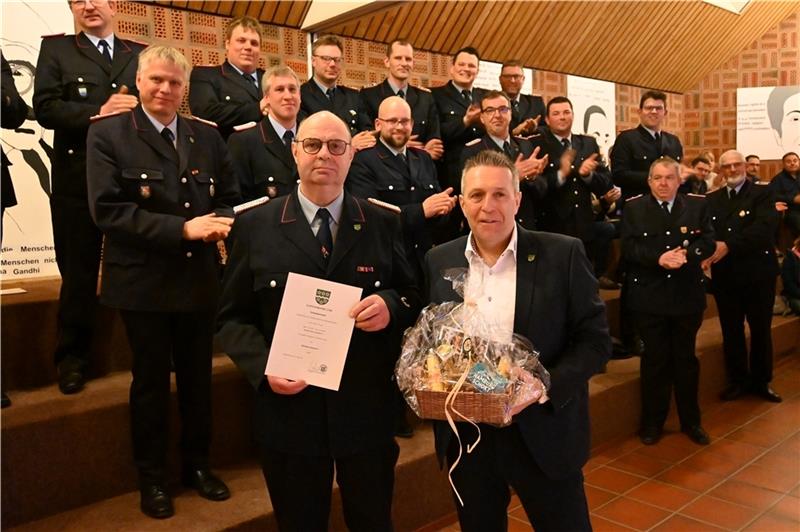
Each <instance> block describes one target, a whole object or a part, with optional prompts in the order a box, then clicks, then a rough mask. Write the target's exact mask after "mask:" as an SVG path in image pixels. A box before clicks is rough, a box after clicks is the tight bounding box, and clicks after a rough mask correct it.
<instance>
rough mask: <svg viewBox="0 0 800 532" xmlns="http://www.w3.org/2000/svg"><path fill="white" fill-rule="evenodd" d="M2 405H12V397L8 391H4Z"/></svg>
mask: <svg viewBox="0 0 800 532" xmlns="http://www.w3.org/2000/svg"><path fill="white" fill-rule="evenodd" d="M0 406H2V407H3V408H5V407H7V406H11V398H10V397H9V396H7V395H6V392H3V399H2V402H0Z"/></svg>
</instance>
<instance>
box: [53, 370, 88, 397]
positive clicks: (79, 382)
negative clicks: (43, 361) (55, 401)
mask: <svg viewBox="0 0 800 532" xmlns="http://www.w3.org/2000/svg"><path fill="white" fill-rule="evenodd" d="M85 382H86V381H85V379H84V377H83V371H81V370H80V369H78V368H69V367H67V368H64V369H61V368H59V370H58V389H59V390H61V393H63V394H64V395H70V394H73V393H78V392H79V391H81V390H83V384H84V383H85Z"/></svg>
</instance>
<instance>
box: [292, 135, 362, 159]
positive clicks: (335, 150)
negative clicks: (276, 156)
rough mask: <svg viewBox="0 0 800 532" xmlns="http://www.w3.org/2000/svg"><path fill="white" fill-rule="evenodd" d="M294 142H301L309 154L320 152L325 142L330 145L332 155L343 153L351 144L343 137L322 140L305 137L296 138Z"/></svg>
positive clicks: (329, 150)
mask: <svg viewBox="0 0 800 532" xmlns="http://www.w3.org/2000/svg"><path fill="white" fill-rule="evenodd" d="M294 142H297V143H298V144H300V145H301V146H302V147H303V151H304V152H306V153H307V154H309V155H314V154H316V153H319V150H321V149H322V145H323V144H325V145H327V146H328V153H330V154H331V155H343V154H344V152H346V151H347V147H348V146H349V145H350V143H349V142H347V141H346V140H342V139H328V140H321V139H315V138H311V137H309V138H305V139H296V140H295V141H294Z"/></svg>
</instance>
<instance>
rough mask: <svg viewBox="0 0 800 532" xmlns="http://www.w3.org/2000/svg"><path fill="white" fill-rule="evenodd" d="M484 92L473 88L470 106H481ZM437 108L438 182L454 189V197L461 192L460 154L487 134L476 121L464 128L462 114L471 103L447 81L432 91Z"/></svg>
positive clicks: (443, 186) (444, 186)
mask: <svg viewBox="0 0 800 532" xmlns="http://www.w3.org/2000/svg"><path fill="white" fill-rule="evenodd" d="M484 92H485V91H484V90H483V89H479V88H478V87H472V103H474V104H475V105H480V101H481V98H482V97H483V94H484ZM431 93H432V94H433V99H434V101H435V102H436V109H437V111H438V112H439V128H440V130H441V133H442V143H443V144H444V157H442V159H441V160H440V172H439V182H440V183H441V184H442V188H447V187H453V190H454V191H455V192H456V194H460V193H461V152H462V151H463V150H464V145H465V144H466V143H467V142H469V141H471V140H474V139H477V138H480V137H482V136H483V135H484V134H485V133H486V131H485V130H484V128H483V125H482V124H481V123H480V122H478V123H477V124H475V125H473V126H464V115H465V114H466V113H467V109H468V108H469V106H470V104H469V103H468V102H467V101H466V100H464V97H463V96H462V95H461V93H460V92H459V91H458V89H456V87H455V85H453V83H452V82H450V81H448V82H447V83H445V84H444V85H442V86H440V87H434V88H433V89H431Z"/></svg>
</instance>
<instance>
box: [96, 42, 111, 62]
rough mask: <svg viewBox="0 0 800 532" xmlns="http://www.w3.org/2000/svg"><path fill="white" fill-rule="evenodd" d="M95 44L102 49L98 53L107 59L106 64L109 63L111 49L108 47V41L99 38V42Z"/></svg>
mask: <svg viewBox="0 0 800 532" xmlns="http://www.w3.org/2000/svg"><path fill="white" fill-rule="evenodd" d="M97 45H98V46H99V47H100V48H101V49H102V50H101V52H100V54H101V55H102V56H103V57H104V58H105V60H106V61H108V64H109V65H110V64H111V51H110V50H109V49H108V42H106V41H104V40H103V39H100V42H99V43H97Z"/></svg>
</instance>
